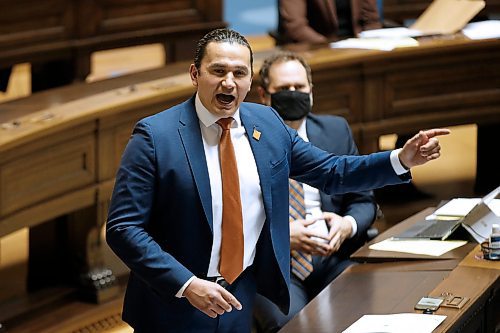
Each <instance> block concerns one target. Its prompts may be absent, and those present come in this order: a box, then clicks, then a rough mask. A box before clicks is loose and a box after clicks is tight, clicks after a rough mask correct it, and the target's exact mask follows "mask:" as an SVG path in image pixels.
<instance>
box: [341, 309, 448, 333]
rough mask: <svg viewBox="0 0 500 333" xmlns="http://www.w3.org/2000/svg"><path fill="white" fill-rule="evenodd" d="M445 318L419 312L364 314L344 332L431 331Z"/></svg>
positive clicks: (396, 332) (392, 332)
mask: <svg viewBox="0 0 500 333" xmlns="http://www.w3.org/2000/svg"><path fill="white" fill-rule="evenodd" d="M445 319H446V316H441V315H428V314H418V313H397V314H388V315H364V316H363V317H361V318H360V319H358V320H357V321H356V322H355V323H354V324H352V325H351V326H350V327H349V328H347V329H346V330H345V331H344V332H342V333H373V332H380V333H401V332H405V333H431V332H432V331H434V329H435V328H436V327H438V326H439V324H441V323H442V322H443V321H444V320H445Z"/></svg>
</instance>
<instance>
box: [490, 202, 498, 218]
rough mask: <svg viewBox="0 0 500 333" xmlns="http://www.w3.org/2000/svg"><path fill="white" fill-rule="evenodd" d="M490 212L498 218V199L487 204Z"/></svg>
mask: <svg viewBox="0 0 500 333" xmlns="http://www.w3.org/2000/svg"><path fill="white" fill-rule="evenodd" d="M488 207H490V209H491V211H492V212H493V213H494V214H495V215H496V216H500V199H493V200H491V201H490V202H489V203H488Z"/></svg>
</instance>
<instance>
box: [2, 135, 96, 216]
mask: <svg viewBox="0 0 500 333" xmlns="http://www.w3.org/2000/svg"><path fill="white" fill-rule="evenodd" d="M94 182H95V138H94V136H93V135H87V136H84V137H76V138H74V139H73V140H69V141H64V142H60V143H58V144H56V145H50V146H46V147H43V148H41V149H40V150H39V151H36V152H33V153H31V154H29V155H25V156H21V157H19V158H17V159H15V160H13V161H11V162H9V163H6V164H4V165H2V166H1V169H0V189H1V190H0V191H1V193H0V195H1V197H2V198H3V200H2V202H1V205H0V212H1V214H2V215H8V214H10V213H12V212H15V211H16V210H18V209H21V208H24V207H27V206H30V205H33V204H35V203H38V202H40V201H43V200H48V199H50V198H52V197H54V196H59V195H63V194H65V193H67V192H69V191H71V190H75V189H78V188H81V187H83V186H85V185H90V184H93V183H94Z"/></svg>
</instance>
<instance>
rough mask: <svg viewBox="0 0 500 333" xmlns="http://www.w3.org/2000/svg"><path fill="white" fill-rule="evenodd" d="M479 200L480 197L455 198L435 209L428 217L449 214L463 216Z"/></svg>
mask: <svg viewBox="0 0 500 333" xmlns="http://www.w3.org/2000/svg"><path fill="white" fill-rule="evenodd" d="M480 202H481V198H455V199H451V200H450V201H448V202H447V203H446V204H444V205H443V206H441V207H439V208H438V209H436V211H435V212H434V213H433V214H431V215H430V217H433V218H435V217H436V216H437V217H439V216H451V217H464V216H465V215H467V214H469V212H470V211H471V210H472V208H474V207H475V206H476V205H477V204H478V203H480Z"/></svg>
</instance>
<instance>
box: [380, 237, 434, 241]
mask: <svg viewBox="0 0 500 333" xmlns="http://www.w3.org/2000/svg"><path fill="white" fill-rule="evenodd" d="M389 240H391V241H429V240H431V239H430V238H425V237H415V238H413V237H391V238H389Z"/></svg>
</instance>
